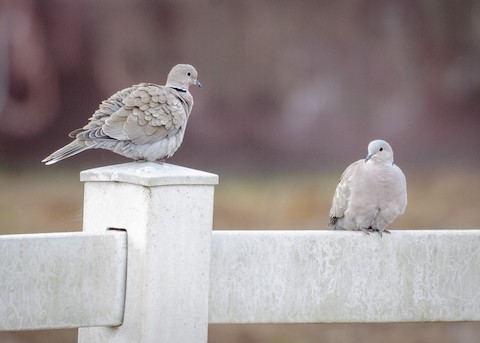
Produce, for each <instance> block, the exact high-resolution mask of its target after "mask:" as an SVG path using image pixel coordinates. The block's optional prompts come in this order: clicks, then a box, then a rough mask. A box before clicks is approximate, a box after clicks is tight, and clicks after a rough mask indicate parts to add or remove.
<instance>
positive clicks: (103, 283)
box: [0, 230, 127, 330]
mask: <svg viewBox="0 0 480 343" xmlns="http://www.w3.org/2000/svg"><path fill="white" fill-rule="evenodd" d="M126 245H127V240H126V234H125V232H118V231H115V232H110V231H109V232H106V231H105V230H104V231H103V232H101V233H89V234H86V233H82V232H75V233H49V234H28V235H5V236H0V330H33V329H52V328H73V327H81V326H92V325H108V326H115V325H120V324H121V323H122V319H123V309H124V295H125V279H126V258H127V250H126Z"/></svg>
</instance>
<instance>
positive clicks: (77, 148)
mask: <svg viewBox="0 0 480 343" xmlns="http://www.w3.org/2000/svg"><path fill="white" fill-rule="evenodd" d="M90 148H92V146H87V145H84V144H79V143H78V141H73V142H72V143H70V144H68V145H65V146H64V147H63V148H60V149H58V150H57V151H55V152H54V153H52V154H51V155H50V156H48V157H45V158H44V159H43V160H42V163H45V165H47V166H49V165H51V164H54V163H57V162H58V161H61V160H64V159H66V158H68V157H70V156H73V155H76V154H78V153H80V152H82V151H84V150H87V149H90Z"/></svg>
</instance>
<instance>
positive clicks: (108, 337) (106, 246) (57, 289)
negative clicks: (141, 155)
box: [0, 163, 480, 343]
mask: <svg viewBox="0 0 480 343" xmlns="http://www.w3.org/2000/svg"><path fill="white" fill-rule="evenodd" d="M81 180H82V181H84V182H85V202H84V229H83V231H84V232H81V233H61V234H34V235H10V236H0V261H1V262H0V330H26V329H46V328H70V327H79V328H80V329H79V342H80V343H87V342H88V343H92V342H102V343H103V342H119V343H120V342H125V343H126V342H138V343H150V342H168V343H176V342H178V343H180V342H181V343H186V342H192V343H202V342H203V343H205V342H207V327H208V323H321V322H322V323H329V322H351V323H353V322H404V321H410V322H411V321H478V320H480V289H479V287H478V285H479V284H480V231H478V230H469V231H459V230H458V231H393V232H392V234H391V235H383V238H380V237H379V236H378V235H369V236H367V235H363V234H359V233H358V232H332V231H213V232H212V231H211V229H212V217H213V193H214V186H215V184H217V182H218V177H217V176H216V175H213V174H209V173H205V172H201V171H196V170H192V169H187V168H182V167H177V166H173V165H169V164H154V163H143V164H135V163H129V164H124V165H117V166H110V167H105V168H98V169H93V170H88V171H84V172H82V173H81Z"/></svg>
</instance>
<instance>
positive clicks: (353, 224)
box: [329, 140, 407, 235]
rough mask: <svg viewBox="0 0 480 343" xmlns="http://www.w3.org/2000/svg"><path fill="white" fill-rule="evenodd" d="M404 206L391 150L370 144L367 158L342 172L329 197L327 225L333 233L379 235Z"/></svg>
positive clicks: (404, 185)
mask: <svg viewBox="0 0 480 343" xmlns="http://www.w3.org/2000/svg"><path fill="white" fill-rule="evenodd" d="M406 206H407V182H406V179H405V175H404V174H403V172H402V170H401V169H400V168H399V167H398V166H397V165H396V164H395V163H394V161H393V150H392V147H391V146H390V144H388V143H387V142H385V141H384V140H374V141H372V142H370V144H369V145H368V155H367V157H366V158H365V159H362V160H358V161H356V162H354V163H352V164H351V165H350V166H349V167H348V168H347V169H346V170H345V171H344V172H343V174H342V177H341V179H340V182H339V184H338V186H337V189H336V191H335V195H334V196H333V201H332V208H331V209H330V223H329V225H330V226H331V227H332V228H333V229H334V230H354V231H363V232H365V233H370V232H379V233H380V235H382V233H383V232H389V231H387V230H386V229H385V228H386V227H387V226H388V225H389V224H390V223H392V222H393V221H394V220H395V219H396V218H397V217H398V216H399V215H401V214H403V213H404V212H405V208H406Z"/></svg>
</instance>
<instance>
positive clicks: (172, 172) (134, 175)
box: [80, 162, 218, 187]
mask: <svg viewBox="0 0 480 343" xmlns="http://www.w3.org/2000/svg"><path fill="white" fill-rule="evenodd" d="M80 181H82V182H124V183H132V184H136V185H142V186H149V187H151V186H166V185H216V184H218V175H216V174H211V173H207V172H204V171H200V170H195V169H190V168H185V167H180V166H176V165H173V164H168V163H163V162H162V163H155V162H130V163H124V164H115V165H111V166H105V167H100V168H94V169H88V170H84V171H82V172H80Z"/></svg>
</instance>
